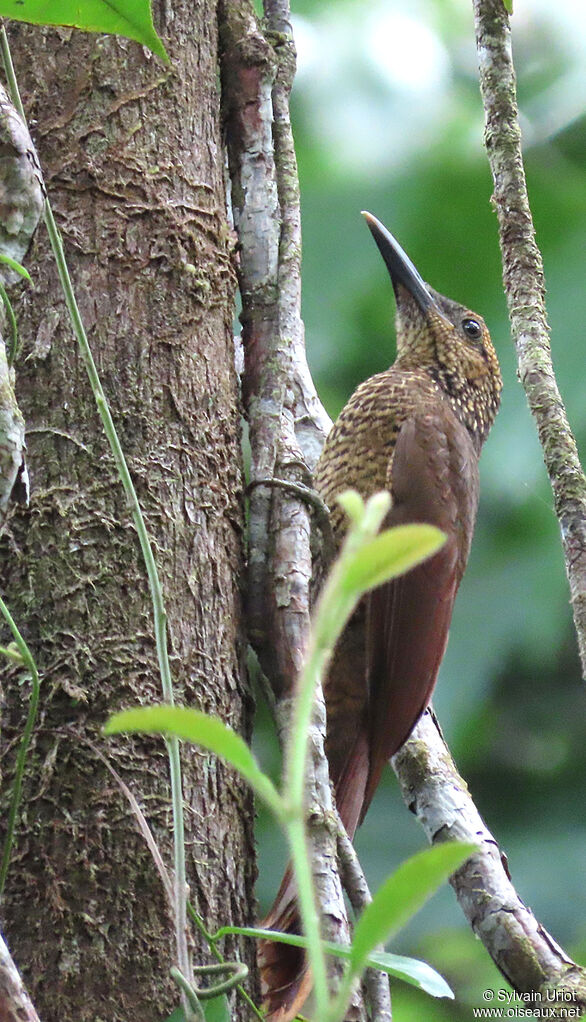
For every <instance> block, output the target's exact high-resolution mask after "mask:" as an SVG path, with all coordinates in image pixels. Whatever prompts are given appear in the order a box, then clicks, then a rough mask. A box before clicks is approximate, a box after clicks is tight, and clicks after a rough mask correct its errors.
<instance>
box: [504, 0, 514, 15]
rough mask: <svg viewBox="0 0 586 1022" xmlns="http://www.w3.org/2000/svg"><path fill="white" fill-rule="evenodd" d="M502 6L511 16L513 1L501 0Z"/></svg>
mask: <svg viewBox="0 0 586 1022" xmlns="http://www.w3.org/2000/svg"><path fill="white" fill-rule="evenodd" d="M503 4H504V7H505V10H506V11H508V12H509V14H512V13H513V0H503Z"/></svg>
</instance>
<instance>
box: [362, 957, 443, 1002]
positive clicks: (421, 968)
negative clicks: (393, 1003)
mask: <svg viewBox="0 0 586 1022" xmlns="http://www.w3.org/2000/svg"><path fill="white" fill-rule="evenodd" d="M373 967H374V968H376V969H381V970H382V971H383V972H386V973H387V974H388V975H389V976H395V977H396V978H397V979H402V980H404V982H405V983H409V984H410V985H411V986H414V987H417V988H418V989H419V990H423V992H424V993H426V994H430V996H431V997H451V998H452V999H453V997H454V993H453V991H452V989H451V987H450V986H448V984H447V983H446V981H445V979H444V978H443V976H440V974H439V972H436V971H435V969H432V967H431V965H428V964H427V962H420V961H419V960H418V959H417V958H406V957H405V955H393V954H391V953H390V952H389V951H378V952H377V951H374V952H373V953H372V954H370V955H369V956H368V958H367V960H366V968H373Z"/></svg>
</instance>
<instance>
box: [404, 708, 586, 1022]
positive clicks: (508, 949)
mask: <svg viewBox="0 0 586 1022" xmlns="http://www.w3.org/2000/svg"><path fill="white" fill-rule="evenodd" d="M391 762H392V766H393V769H394V771H395V773H396V775H397V777H398V779H399V784H400V786H401V792H402V795H403V799H404V801H405V804H406V805H407V807H408V808H409V809H410V810H411V812H412V813H414V814H415V815H416V817H417V819H418V820H419V822H420V823H421V825H422V827H423V829H424V830H425V833H426V835H427V837H428V839H429V841H430V842H432V843H433V842H438V841H449V840H455V841H471V842H472V843H474V844H477V845H479V847H480V851H479V853H478V855H474V856H472V858H471V859H468V861H467V862H466V863H465V864H464V865H463V866H462V868H461V869H459V870H458V872H457V873H456V874H455V875H454V876H453V877H452V880H451V884H452V887H453V888H454V890H455V892H456V896H457V898H458V901H459V903H460V906H461V908H462V911H463V912H464V915H465V916H466V918H467V920H468V922H469V923H470V925H471V927H472V929H473V930H474V933H475V934H476V935H477V936H478V937H480V939H481V941H482V943H483V944H484V946H485V947H486V949H487V951H488V952H489V954H490V956H491V958H492V959H493V961H494V962H495V964H496V965H497V966H498V968H499V969H500V970H501V972H502V974H503V976H505V978H506V979H507V980H508V982H509V983H510V984H511V986H512V987H513V989H514V990H516V991H517V992H518V993H529V992H533V993H535V992H537V993H539V994H541V995H542V996H543V999H544V1000H545V995H546V994H557V995H558V996H559V1004H560V1006H561V1005H562V1003H563V1004H564V1005H565V1006H566V1007H568V1005H569V1004H571V1005H572V1006H573V1007H579V1008H581V1009H586V970H585V969H582V968H581V967H580V966H578V965H576V963H575V962H574V961H573V960H572V959H571V958H570V957H569V956H568V955H567V954H566V953H565V952H564V951H563V950H562V948H561V947H560V946H559V945H558V944H557V943H556V942H555V940H554V939H553V937H551V936H550V935H549V933H547V931H546V930H545V929H544V928H543V926H541V924H540V923H539V922H538V921H537V919H536V918H535V916H534V915H533V912H532V911H531V909H529V908H527V906H526V905H524V904H523V902H522V901H521V899H520V897H519V895H518V894H517V892H516V890H515V888H514V887H513V884H512V882H511V878H510V875H509V871H508V865H507V860H506V857H505V855H504V853H503V852H501V850H500V849H499V847H498V844H497V842H496V840H495V838H494V837H493V835H492V834H491V833H490V831H489V830H488V828H487V827H486V825H485V823H484V821H483V820H482V818H481V816H480V814H479V812H478V810H477V808H476V806H475V805H474V802H473V801H472V797H471V795H470V793H469V791H468V787H467V785H466V782H465V781H464V780H463V779H462V778H461V777H460V775H459V773H458V771H457V769H456V766H455V764H454V761H453V759H452V757H451V756H450V753H449V750H448V748H447V746H446V744H445V742H444V740H443V738H442V736H441V734H440V732H439V728H438V726H437V724H436V722H435V720H434V719H433V717H432V716H431V714H429V713H426V714H425V716H424V717H423V718H422V720H421V721H420V722H419V724H418V725H417V727H416V728H415V730H414V732H413V734H412V736H411V738H410V739H409V740H408V742H407V743H406V744H405V745H404V746H403V748H402V749H400V750H399V752H398V753H397V754H396V755H395V756H394V757H393V759H392V761H391ZM566 993H567V995H568V997H569V998H571V1001H568V1000H563V1001H562V999H563V997H564V995H565V994H566ZM555 1001H556V997H553V998H552V999H551V1000H548V1003H552V1004H554V1003H555Z"/></svg>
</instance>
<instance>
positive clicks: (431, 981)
mask: <svg viewBox="0 0 586 1022" xmlns="http://www.w3.org/2000/svg"><path fill="white" fill-rule="evenodd" d="M231 934H240V935H242V936H244V937H256V938H258V939H259V940H273V941H276V942H277V943H279V944H290V945H291V946H292V947H302V948H306V947H307V940H306V939H305V937H301V936H299V935H298V934H293V933H280V932H279V931H277V930H265V929H263V928H262V927H256V926H222V928H221V929H220V930H218V932H217V933H215V934H214V939H215V940H220V938H221V937H226V936H228V935H231ZM324 948H325V950H326V951H327V953H328V954H329V955H333V956H334V958H341V959H343V960H344V961H347V962H349V961H351V960H352V948H351V947H349V946H348V947H344V946H343V945H341V944H332V943H330V942H329V941H325V942H324ZM365 968H367V969H368V968H373V969H380V970H381V971H382V972H386V973H387V975H389V976H395V977H396V978H397V979H401V980H403V981H404V982H405V983H409V984H410V986H414V987H417V989H419V990H423V992H424V993H427V994H430V995H431V996H432V997H452V998H453V996H454V994H453V993H452V990H451V989H450V987H449V986H448V984H447V983H446V981H445V979H443V977H442V976H440V974H439V973H438V972H436V971H435V969H432V967H431V965H428V964H427V962H420V961H419V960H418V959H417V958H406V957H405V956H404V955H393V954H390V952H388V951H384V952H382V951H376V952H374V953H373V954H369V955H368V956H367V959H366V963H365Z"/></svg>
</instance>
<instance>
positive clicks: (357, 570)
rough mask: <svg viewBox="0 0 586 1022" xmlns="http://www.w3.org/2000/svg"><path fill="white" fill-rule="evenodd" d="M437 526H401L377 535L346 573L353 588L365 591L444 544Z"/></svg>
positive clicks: (360, 552) (346, 579)
mask: <svg viewBox="0 0 586 1022" xmlns="http://www.w3.org/2000/svg"><path fill="white" fill-rule="evenodd" d="M444 542H445V536H444V534H443V532H440V530H439V529H436V528H435V527H434V526H433V525H398V526H396V527H395V528H394V529H386V530H385V531H384V532H381V534H380V536H375V538H374V539H372V540H370V541H369V542H368V543H366V544H365V545H364V546H362V547H361V549H360V551H359V552H358V553H357V554H356V556H355V558H354V561H353V562H352V563H351V564H350V565H349V566H348V568H347V570H346V573H345V583H346V586H347V587H348V588H349V589H352V590H353V591H356V592H359V593H364V592H366V591H367V590H368V589H374V587H375V586H379V585H382V584H383V582H388V581H389V579H391V578H395V577H396V576H397V575H401V574H402V573H403V572H404V571H408V570H409V568H413V567H414V566H415V565H416V564H419V563H420V562H421V561H423V560H425V558H426V557H429V556H430V555H431V554H433V553H435V552H436V550H439V548H440V547H441V546H442V545H443V543H444Z"/></svg>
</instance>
